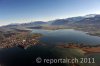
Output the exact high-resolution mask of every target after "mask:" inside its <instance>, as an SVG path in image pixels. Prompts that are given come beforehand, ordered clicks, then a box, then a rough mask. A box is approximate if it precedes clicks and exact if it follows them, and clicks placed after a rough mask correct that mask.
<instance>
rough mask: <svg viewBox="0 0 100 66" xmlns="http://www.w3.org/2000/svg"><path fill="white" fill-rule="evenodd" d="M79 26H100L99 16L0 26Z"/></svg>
mask: <svg viewBox="0 0 100 66" xmlns="http://www.w3.org/2000/svg"><path fill="white" fill-rule="evenodd" d="M69 25H70V26H80V25H94V26H99V25H100V14H89V15H85V16H77V17H70V18H65V19H56V20H52V21H48V22H44V21H35V22H29V23H22V24H9V25H6V26H1V28H7V29H8V28H11V29H13V28H19V29H20V28H27V27H38V26H39V27H40V26H42V27H43V26H69Z"/></svg>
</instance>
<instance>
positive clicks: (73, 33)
mask: <svg viewBox="0 0 100 66" xmlns="http://www.w3.org/2000/svg"><path fill="white" fill-rule="evenodd" d="M32 33H41V34H43V37H41V38H40V39H39V40H40V41H41V42H43V43H45V44H49V45H54V44H59V43H66V44H67V43H71V42H72V43H78V44H81V43H84V44H92V45H93V44H100V37H98V36H92V35H88V34H87V32H83V31H77V30H74V29H59V30H44V29H33V30H32Z"/></svg>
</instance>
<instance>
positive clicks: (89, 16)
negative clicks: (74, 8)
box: [84, 14, 98, 18]
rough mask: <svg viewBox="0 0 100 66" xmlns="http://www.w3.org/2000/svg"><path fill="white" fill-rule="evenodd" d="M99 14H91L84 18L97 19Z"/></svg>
mask: <svg viewBox="0 0 100 66" xmlns="http://www.w3.org/2000/svg"><path fill="white" fill-rule="evenodd" d="M97 15H98V14H89V15H86V16H84V17H85V18H92V17H95V16H97Z"/></svg>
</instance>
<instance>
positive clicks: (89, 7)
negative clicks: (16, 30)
mask: <svg viewBox="0 0 100 66" xmlns="http://www.w3.org/2000/svg"><path fill="white" fill-rule="evenodd" d="M86 14H100V0H0V25H5V24H10V23H23V22H30V21H40V20H42V21H48V20H53V19H57V18H67V17H72V16H81V15H86Z"/></svg>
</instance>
